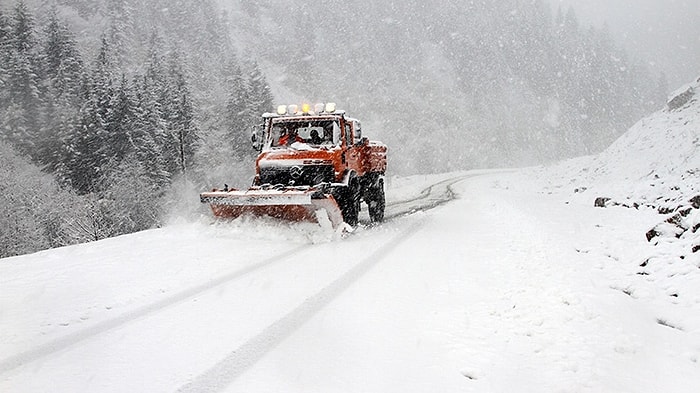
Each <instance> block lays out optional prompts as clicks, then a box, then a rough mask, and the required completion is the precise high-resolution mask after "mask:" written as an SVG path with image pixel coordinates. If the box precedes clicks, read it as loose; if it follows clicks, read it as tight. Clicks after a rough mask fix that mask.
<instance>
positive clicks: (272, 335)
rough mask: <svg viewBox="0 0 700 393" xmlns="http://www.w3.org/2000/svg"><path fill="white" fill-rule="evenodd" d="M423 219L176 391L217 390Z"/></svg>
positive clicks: (183, 392)
mask: <svg viewBox="0 0 700 393" xmlns="http://www.w3.org/2000/svg"><path fill="white" fill-rule="evenodd" d="M424 221H425V219H421V220H419V221H416V222H414V223H413V224H412V225H411V226H409V227H408V228H407V229H405V230H404V231H402V232H401V233H399V234H398V235H397V236H395V237H394V238H393V239H391V240H390V241H389V242H387V243H385V244H384V245H382V246H381V247H380V248H378V249H377V250H376V251H374V252H373V253H372V254H370V255H369V256H368V257H366V258H365V259H363V260H362V261H361V262H359V263H358V264H357V265H355V266H354V267H353V268H351V269H350V270H348V271H347V272H345V273H344V274H343V275H342V276H340V277H338V278H337V279H336V280H335V281H333V282H331V283H330V284H328V285H327V286H326V287H324V288H323V289H321V290H320V291H319V292H317V293H316V294H315V295H312V296H311V297H309V298H307V299H306V300H305V301H304V302H303V303H302V304H300V305H299V306H298V307H296V308H295V309H293V310H292V311H290V312H289V313H287V314H286V315H285V316H283V317H282V318H280V319H278V320H277V321H276V322H274V323H273V324H271V325H269V326H268V327H267V328H265V329H264V330H262V331H261V332H260V333H259V334H258V335H256V336H254V337H252V338H251V339H249V340H248V341H247V342H245V343H244V344H243V345H241V346H240V347H238V348H237V349H236V350H234V351H233V352H231V353H230V354H229V355H228V356H227V357H225V358H224V359H222V360H221V361H219V363H217V364H215V365H214V366H213V367H212V368H210V369H209V370H207V371H205V372H204V373H203V374H200V375H199V376H197V377H195V378H194V380H193V381H192V382H190V383H187V384H185V385H183V386H181V387H180V389H178V392H181V393H189V392H196V393H201V392H219V391H222V390H224V389H225V388H226V387H227V386H228V385H230V384H231V383H232V382H234V381H235V380H236V379H237V378H238V377H239V376H241V375H242V374H243V373H244V372H245V371H246V370H248V369H249V368H250V367H251V366H253V365H254V364H255V363H257V362H258V361H259V360H260V359H262V358H263V356H265V355H266V354H267V353H269V352H270V351H271V350H273V349H274V348H275V347H277V345H278V344H280V343H281V342H282V341H283V340H284V339H286V338H287V337H289V336H291V335H292V334H293V333H294V332H295V331H296V330H297V329H298V328H299V327H301V326H302V325H303V324H304V323H306V322H307V321H308V320H310V319H311V318H312V317H313V316H314V315H316V314H317V313H318V312H319V311H320V310H321V309H323V308H324V307H325V306H327V305H328V304H329V303H331V302H332V301H333V300H334V299H336V298H337V297H338V296H340V294H342V293H343V292H344V291H345V290H347V289H348V288H349V287H350V286H351V285H352V284H353V283H355V282H356V281H357V280H358V279H360V278H361V277H362V276H363V275H364V274H365V273H367V272H368V271H369V270H370V269H371V268H372V267H374V266H375V265H377V264H378V263H379V262H381V261H382V259H384V257H386V256H387V255H388V254H389V253H390V252H391V251H393V250H394V249H396V248H397V247H399V246H400V245H401V244H402V243H404V242H406V241H407V240H409V239H410V238H411V237H412V235H413V234H415V233H416V232H418V230H419V229H420V228H421V227H422V226H423V222H424Z"/></svg>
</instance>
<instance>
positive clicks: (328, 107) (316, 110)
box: [277, 102, 336, 116]
mask: <svg viewBox="0 0 700 393" xmlns="http://www.w3.org/2000/svg"><path fill="white" fill-rule="evenodd" d="M320 113H336V107H335V102H327V103H325V104H324V103H318V104H314V105H313V106H312V105H311V104H302V105H301V108H299V105H296V104H290V105H278V106H277V115H278V116H284V115H299V114H304V115H313V114H320Z"/></svg>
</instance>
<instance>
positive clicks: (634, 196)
mask: <svg viewBox="0 0 700 393" xmlns="http://www.w3.org/2000/svg"><path fill="white" fill-rule="evenodd" d="M679 98H680V100H679ZM674 102H675V104H674V108H673V109H671V107H669V106H668V105H667V106H666V107H665V108H664V109H662V110H659V111H658V112H656V113H653V114H651V115H649V116H647V117H645V118H644V119H642V120H640V121H639V122H637V123H636V124H635V125H634V126H633V127H632V128H631V129H630V130H629V131H628V132H626V133H625V134H624V135H622V136H621V137H620V138H619V139H617V140H616V141H615V142H614V143H613V144H612V145H611V146H610V147H609V148H608V149H606V150H605V151H603V152H602V153H601V154H599V155H596V156H592V157H584V158H580V159H576V160H572V161H568V162H566V163H564V164H562V165H561V166H560V168H559V175H558V176H554V177H552V178H551V179H549V180H550V182H551V185H552V187H555V188H559V187H562V186H564V187H566V186H567V185H565V184H563V182H562V180H563V179H566V180H567V181H568V180H570V182H569V184H568V187H573V188H579V190H582V189H584V188H585V193H586V194H585V196H586V197H590V195H591V194H592V193H597V194H598V196H607V197H611V198H613V199H615V200H616V201H618V202H620V203H623V202H627V201H629V202H627V203H628V204H632V203H634V202H637V203H639V204H647V205H652V206H654V207H662V206H663V207H668V208H675V207H677V206H678V205H680V204H684V203H687V199H690V198H692V197H694V196H695V195H697V194H700V77H698V79H697V80H695V81H694V82H692V83H690V84H688V85H686V86H683V87H681V88H679V89H678V90H677V91H676V92H675V93H673V94H672V95H671V97H670V98H669V103H674ZM680 103H683V104H682V105H680ZM675 105H679V106H678V107H675ZM573 188H572V189H573ZM565 191H569V190H565Z"/></svg>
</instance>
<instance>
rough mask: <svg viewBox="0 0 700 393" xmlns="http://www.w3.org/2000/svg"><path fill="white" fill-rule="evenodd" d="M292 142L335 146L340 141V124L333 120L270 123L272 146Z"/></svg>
mask: <svg viewBox="0 0 700 393" xmlns="http://www.w3.org/2000/svg"><path fill="white" fill-rule="evenodd" d="M294 142H300V143H306V144H308V145H318V146H324V145H325V146H335V145H337V144H338V143H339V142H340V126H339V125H338V122H337V121H335V120H294V121H290V120H283V121H280V122H277V123H273V124H272V146H286V145H291V144H292V143H294Z"/></svg>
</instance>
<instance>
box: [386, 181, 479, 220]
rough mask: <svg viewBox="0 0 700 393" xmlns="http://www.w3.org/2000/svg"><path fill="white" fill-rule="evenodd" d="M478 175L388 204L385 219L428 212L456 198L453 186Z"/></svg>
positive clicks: (439, 185)
mask: <svg viewBox="0 0 700 393" xmlns="http://www.w3.org/2000/svg"><path fill="white" fill-rule="evenodd" d="M474 176H478V174H465V175H460V176H455V177H452V178H449V179H445V180H442V181H440V182H437V183H435V184H432V185H430V186H429V187H426V188H425V189H423V190H422V191H421V192H420V194H419V195H418V196H416V197H415V198H411V199H406V200H402V201H395V202H392V203H391V204H387V206H386V210H387V211H386V212H385V213H384V218H385V219H387V220H390V219H393V218H396V217H401V216H405V215H408V214H412V213H415V212H417V211H426V210H430V209H432V208H435V207H437V206H440V205H442V204H444V203H447V202H450V201H452V200H454V199H455V198H456V195H455V193H454V191H452V185H454V184H455V183H458V182H460V181H463V180H465V179H467V178H469V177H474Z"/></svg>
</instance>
